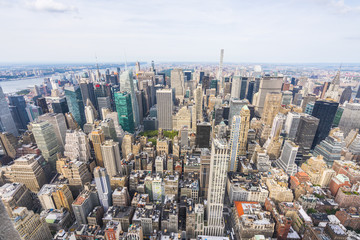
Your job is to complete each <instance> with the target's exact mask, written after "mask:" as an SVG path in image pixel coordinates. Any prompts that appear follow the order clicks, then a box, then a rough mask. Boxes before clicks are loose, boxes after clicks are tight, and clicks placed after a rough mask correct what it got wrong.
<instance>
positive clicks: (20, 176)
mask: <svg viewBox="0 0 360 240" xmlns="http://www.w3.org/2000/svg"><path fill="white" fill-rule="evenodd" d="M40 158H42V157H41V156H36V155H35V154H27V155H25V156H22V157H20V158H18V159H16V160H15V161H14V164H13V165H11V172H12V174H13V176H14V182H19V183H23V184H25V186H26V187H27V188H29V189H30V190H31V191H32V192H35V193H37V192H39V190H40V189H41V187H42V186H43V185H44V184H45V183H46V176H45V172H44V170H43V169H42V167H41V165H40V163H39V160H40Z"/></svg>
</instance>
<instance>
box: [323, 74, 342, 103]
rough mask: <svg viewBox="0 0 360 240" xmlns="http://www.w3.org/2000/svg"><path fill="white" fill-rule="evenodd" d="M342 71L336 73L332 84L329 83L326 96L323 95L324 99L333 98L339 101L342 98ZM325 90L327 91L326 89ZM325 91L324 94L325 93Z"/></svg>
mask: <svg viewBox="0 0 360 240" xmlns="http://www.w3.org/2000/svg"><path fill="white" fill-rule="evenodd" d="M340 70H341V69H339V71H338V72H337V73H336V75H335V77H334V79H333V80H332V81H331V83H328V88H327V89H326V92H325V95H322V98H331V99H333V100H334V101H337V102H338V101H339V98H340V92H341V91H340ZM324 90H325V89H324ZM324 90H323V92H324Z"/></svg>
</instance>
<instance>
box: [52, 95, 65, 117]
mask: <svg viewBox="0 0 360 240" xmlns="http://www.w3.org/2000/svg"><path fill="white" fill-rule="evenodd" d="M51 108H52V110H53V112H54V113H63V114H65V113H67V112H69V106H68V104H67V101H66V97H56V98H52V102H51Z"/></svg>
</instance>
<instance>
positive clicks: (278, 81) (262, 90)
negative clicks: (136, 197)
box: [254, 76, 284, 116]
mask: <svg viewBox="0 0 360 240" xmlns="http://www.w3.org/2000/svg"><path fill="white" fill-rule="evenodd" d="M283 78H284V77H275V76H264V77H262V78H261V80H260V86H259V92H258V93H257V99H256V102H254V105H255V110H256V111H257V112H258V114H259V115H260V116H262V113H263V109H264V104H265V98H266V95H267V94H268V93H271V92H274V93H280V92H281V86H282V83H283Z"/></svg>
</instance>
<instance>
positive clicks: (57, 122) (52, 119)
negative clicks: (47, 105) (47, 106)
mask: <svg viewBox="0 0 360 240" xmlns="http://www.w3.org/2000/svg"><path fill="white" fill-rule="evenodd" d="M38 120H42V121H48V122H49V123H50V124H51V126H52V127H53V129H54V132H55V135H56V139H57V141H58V144H59V150H60V151H62V150H63V149H64V145H65V136H66V130H67V127H66V121H65V117H64V114H61V113H46V114H43V115H41V116H39V117H38Z"/></svg>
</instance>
